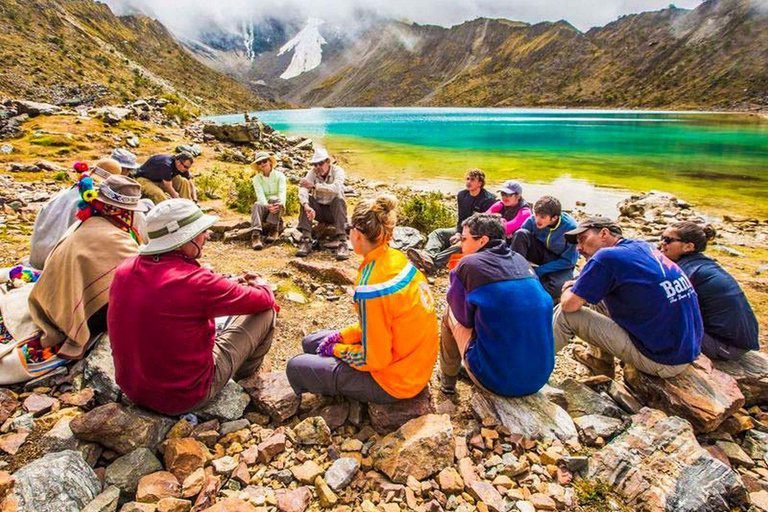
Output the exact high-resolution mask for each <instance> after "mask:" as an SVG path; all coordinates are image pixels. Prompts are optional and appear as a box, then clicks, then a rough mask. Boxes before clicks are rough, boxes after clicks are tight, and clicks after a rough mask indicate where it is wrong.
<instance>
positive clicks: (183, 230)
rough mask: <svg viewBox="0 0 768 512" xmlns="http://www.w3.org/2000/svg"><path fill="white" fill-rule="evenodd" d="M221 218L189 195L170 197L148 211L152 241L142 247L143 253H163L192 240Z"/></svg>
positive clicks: (150, 239) (148, 224)
mask: <svg viewBox="0 0 768 512" xmlns="http://www.w3.org/2000/svg"><path fill="white" fill-rule="evenodd" d="M218 221H219V217H217V216H216V215H208V214H206V213H203V211H202V210H201V209H200V207H198V206H197V205H196V204H195V203H194V202H193V201H190V200H189V199H182V198H174V199H166V200H165V201H163V202H162V203H159V204H158V205H157V206H155V207H154V208H153V209H152V211H150V212H149V214H147V233H148V234H149V243H148V244H147V245H145V246H143V247H142V248H140V249H139V252H140V253H141V254H145V255H152V254H163V253H166V252H171V251H174V250H176V249H178V248H179V247H181V246H182V245H184V244H186V243H187V242H191V241H192V240H194V239H195V237H197V236H198V235H199V234H200V233H203V232H204V231H206V230H207V229H209V228H210V227H211V226H213V225H214V224H216V223H217V222H218Z"/></svg>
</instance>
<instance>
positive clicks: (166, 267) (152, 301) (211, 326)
mask: <svg viewBox="0 0 768 512" xmlns="http://www.w3.org/2000/svg"><path fill="white" fill-rule="evenodd" d="M217 220H218V217H215V216H213V215H205V214H203V212H202V211H200V209H199V208H198V207H197V206H196V205H195V203H193V202H192V201H190V200H188V199H170V200H167V201H164V202H162V203H160V204H159V205H157V206H156V207H155V208H154V209H153V210H152V211H151V212H150V213H149V215H148V216H147V224H148V227H149V232H150V241H149V244H148V245H146V246H144V247H143V248H142V249H141V253H140V255H138V256H136V257H134V258H129V259H128V260H126V261H125V262H123V264H122V265H120V266H119V267H118V269H117V271H116V273H115V279H114V281H113V282H112V288H111V289H110V291H109V296H110V301H111V304H110V308H109V315H108V325H109V337H110V342H111V344H112V356H113V358H114V361H115V380H116V381H117V384H118V385H119V386H120V388H121V389H122V390H123V392H124V393H125V394H126V395H127V396H128V398H130V399H131V400H132V401H134V402H136V403H137V404H139V405H141V406H144V407H148V408H149V409H153V410H155V411H158V412H161V413H163V414H169V415H176V414H182V413H186V412H189V411H194V410H197V409H199V408H200V407H203V406H204V405H205V404H206V403H208V402H209V401H210V400H212V399H213V398H214V397H215V396H216V395H217V394H218V393H219V391H221V389H222V388H223V387H224V385H225V384H226V383H227V382H228V381H229V379H231V378H234V379H241V378H245V377H248V376H249V375H251V374H253V373H254V372H255V371H256V370H258V369H259V366H261V363H262V361H263V359H264V356H265V355H266V353H267V351H268V350H269V347H270V346H271V344H272V335H273V332H274V325H275V318H276V311H277V309H278V308H277V305H276V304H275V298H274V296H273V295H272V290H271V289H270V287H269V286H268V285H267V284H266V283H264V282H263V281H261V280H260V279H259V278H258V277H257V276H253V275H246V276H245V277H244V278H241V279H240V282H239V283H238V282H235V281H234V280H230V279H226V278H224V277H222V276H218V275H216V274H215V273H213V272H212V271H211V270H208V269H206V268H203V267H201V266H200V264H199V263H198V262H197V259H198V258H200V256H201V254H202V251H203V247H204V246H205V242H206V240H207V239H208V233H207V230H208V228H210V227H211V226H212V225H213V224H214V223H215V222H216V221H217ZM229 315H233V316H234V318H230V319H229V320H228V326H227V327H226V328H225V330H224V331H222V332H220V333H219V334H217V333H216V328H215V323H214V318H217V317H224V316H229Z"/></svg>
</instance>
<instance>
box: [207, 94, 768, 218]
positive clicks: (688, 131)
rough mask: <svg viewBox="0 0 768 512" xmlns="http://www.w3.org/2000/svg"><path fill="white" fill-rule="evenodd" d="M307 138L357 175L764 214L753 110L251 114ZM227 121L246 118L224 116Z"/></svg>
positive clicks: (764, 172) (761, 137)
mask: <svg viewBox="0 0 768 512" xmlns="http://www.w3.org/2000/svg"><path fill="white" fill-rule="evenodd" d="M254 115H255V116H257V117H258V118H259V119H261V120H262V121H264V122H266V123H269V124H270V125H272V126H273V127H274V128H275V129H277V130H280V131H282V132H284V133H286V134H290V135H302V136H309V137H312V138H313V139H314V140H315V141H317V142H319V143H321V144H324V145H326V146H327V147H328V149H329V150H330V151H332V152H333V154H334V155H336V156H337V158H339V159H340V160H341V163H342V164H343V165H347V166H348V167H349V169H350V172H351V173H352V174H354V175H361V176H365V177H369V178H370V179H374V180H380V181H388V182H389V181H393V182H397V183H400V184H404V185H410V186H417V187H420V188H432V189H434V188H437V189H441V190H446V189H447V190H450V189H454V188H456V187H457V186H460V184H461V181H462V178H463V175H464V171H465V170H466V169H467V168H469V167H480V168H482V169H484V170H485V171H486V172H487V173H488V175H489V182H490V183H491V184H492V185H493V184H495V183H498V182H501V181H503V180H505V179H509V178H514V179H518V180H520V181H522V182H523V183H524V185H525V186H526V194H525V195H526V196H527V197H528V198H529V199H534V200H535V198H536V196H538V195H541V194H544V193H551V194H553V195H557V196H558V197H561V199H562V200H563V203H564V205H566V206H567V207H572V206H573V205H575V204H576V202H584V203H586V204H587V208H588V209H591V210H596V211H601V212H603V213H611V212H612V211H615V203H616V201H617V200H619V199H621V198H622V197H626V196H627V195H629V194H630V193H631V192H641V191H647V190H662V191H667V192H670V193H674V194H676V195H678V196H679V197H682V198H684V199H686V200H688V201H690V202H692V203H694V204H695V205H698V206H700V207H702V209H704V210H705V211H708V212H711V213H713V214H716V213H717V212H721V211H734V210H741V212H740V213H742V214H747V215H753V216H758V217H761V218H766V217H768V120H766V119H765V118H759V117H757V116H746V115H734V114H715V113H696V112H637V111H605V110H599V111H598V110H552V109H476V108H334V109H321V108H318V109H304V110H277V111H265V112H256V113H254ZM213 119H214V120H216V121H218V122H222V123H233V122H242V120H243V117H242V115H233V116H219V117H214V118H213Z"/></svg>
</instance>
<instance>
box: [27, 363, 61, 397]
mask: <svg viewBox="0 0 768 512" xmlns="http://www.w3.org/2000/svg"><path fill="white" fill-rule="evenodd" d="M68 377H69V370H68V369H67V367H66V366H59V367H58V368H55V369H54V370H52V371H51V372H49V373H46V374H45V375H43V376H42V377H38V378H36V379H32V380H30V381H29V382H27V383H26V384H24V391H32V390H33V389H35V388H39V387H47V388H50V387H53V386H58V385H59V384H62V383H64V382H66V381H67V379H68Z"/></svg>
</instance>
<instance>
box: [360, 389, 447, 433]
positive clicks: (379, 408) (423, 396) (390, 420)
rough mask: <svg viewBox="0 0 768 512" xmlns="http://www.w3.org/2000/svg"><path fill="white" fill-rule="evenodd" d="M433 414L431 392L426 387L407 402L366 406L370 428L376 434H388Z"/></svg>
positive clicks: (400, 401) (399, 401)
mask: <svg viewBox="0 0 768 512" xmlns="http://www.w3.org/2000/svg"><path fill="white" fill-rule="evenodd" d="M433 412H435V407H434V405H433V403H432V391H431V389H430V388H429V386H427V387H426V388H424V390H422V391H421V393H419V394H418V395H416V396H415V397H413V398H409V399H407V400H398V401H397V402H395V403H393V404H374V403H370V404H368V416H369V417H370V418H371V426H372V427H373V428H374V429H375V430H376V431H377V432H382V433H383V432H390V431H392V430H396V429H398V428H400V427H401V426H403V425H405V424H406V423H407V422H408V421H410V420H412V419H414V418H418V417H421V416H424V415H425V414H431V413H433Z"/></svg>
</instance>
